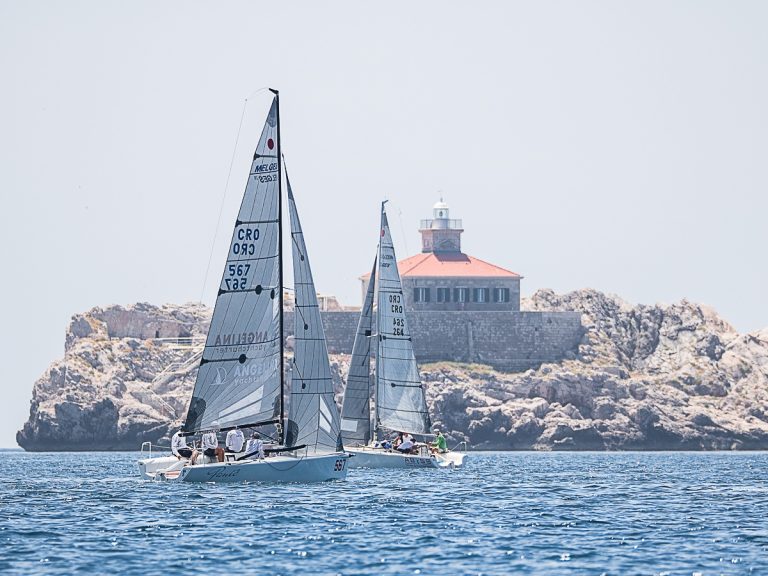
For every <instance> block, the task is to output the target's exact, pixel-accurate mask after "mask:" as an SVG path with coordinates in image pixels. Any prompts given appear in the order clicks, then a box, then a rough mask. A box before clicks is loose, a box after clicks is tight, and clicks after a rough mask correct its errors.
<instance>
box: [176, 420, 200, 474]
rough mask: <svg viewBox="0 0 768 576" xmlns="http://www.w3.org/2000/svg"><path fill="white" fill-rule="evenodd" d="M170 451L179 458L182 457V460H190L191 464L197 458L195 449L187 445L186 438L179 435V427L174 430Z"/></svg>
mask: <svg viewBox="0 0 768 576" xmlns="http://www.w3.org/2000/svg"><path fill="white" fill-rule="evenodd" d="M171 452H173V455H174V456H176V458H178V459H179V460H181V459H182V458H183V459H184V460H189V461H190V462H192V465H193V466H194V464H195V461H196V460H197V450H192V449H191V448H190V447H189V446H187V439H186V438H184V436H182V435H181V428H179V429H178V430H176V433H175V434H174V435H173V437H172V438H171Z"/></svg>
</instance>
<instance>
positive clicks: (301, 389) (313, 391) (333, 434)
mask: <svg viewBox="0 0 768 576" xmlns="http://www.w3.org/2000/svg"><path fill="white" fill-rule="evenodd" d="M286 183H287V184H288V209H289V211H290V213H291V239H292V242H291V244H292V245H293V281H294V290H295V294H296V305H295V312H294V317H295V329H294V348H293V349H294V355H293V364H292V366H291V404H290V407H289V415H288V424H287V428H286V439H285V444H286V446H297V445H303V444H306V445H307V446H309V447H311V448H314V449H315V451H319V452H335V451H339V450H342V449H343V448H342V446H341V435H340V434H339V409H338V408H337V406H336V401H335V399H334V395H333V381H332V379H331V366H330V364H329V362H328V349H327V347H326V343H325V331H324V330H323V322H322V319H321V318H320V308H319V307H318V305H317V293H316V292H315V283H314V282H313V280H312V270H311V269H310V267H309V257H308V255H307V247H306V244H305V243H304V233H303V232H302V231H301V222H300V221H299V214H298V212H297V211H296V202H295V200H294V198H293V191H292V190H291V183H290V181H288V179H287V178H286Z"/></svg>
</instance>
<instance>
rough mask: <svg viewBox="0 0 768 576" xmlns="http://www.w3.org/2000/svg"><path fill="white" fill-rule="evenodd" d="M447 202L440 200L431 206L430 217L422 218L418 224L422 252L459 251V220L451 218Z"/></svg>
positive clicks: (462, 230)
mask: <svg viewBox="0 0 768 576" xmlns="http://www.w3.org/2000/svg"><path fill="white" fill-rule="evenodd" d="M449 210H450V209H449V208H448V204H446V203H445V202H443V199H442V198H440V201H439V202H437V203H436V204H435V205H434V206H432V218H431V219H430V220H422V221H421V226H419V232H421V251H422V252H434V253H439V252H459V253H460V252H461V233H462V232H464V229H463V228H462V227H461V220H451V218H450V214H449Z"/></svg>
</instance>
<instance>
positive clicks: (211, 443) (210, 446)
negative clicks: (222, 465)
mask: <svg viewBox="0 0 768 576" xmlns="http://www.w3.org/2000/svg"><path fill="white" fill-rule="evenodd" d="M218 431H219V422H218V421H217V420H214V421H213V423H212V424H211V429H210V430H209V431H208V432H206V433H205V434H203V438H202V445H203V446H202V447H203V455H205V456H206V457H207V458H208V462H213V461H214V460H218V461H219V462H224V454H223V451H222V450H221V449H220V448H219V438H218V437H217V436H216V432H218ZM220 451H221V454H219V452H220Z"/></svg>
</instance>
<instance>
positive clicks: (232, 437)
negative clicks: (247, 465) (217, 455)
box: [224, 428, 245, 452]
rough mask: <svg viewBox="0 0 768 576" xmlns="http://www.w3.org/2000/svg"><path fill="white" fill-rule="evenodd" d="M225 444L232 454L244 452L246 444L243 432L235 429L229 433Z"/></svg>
mask: <svg viewBox="0 0 768 576" xmlns="http://www.w3.org/2000/svg"><path fill="white" fill-rule="evenodd" d="M224 444H225V445H226V446H227V450H229V451H230V452H242V451H243V444H245V435H244V434H243V431H242V430H240V429H239V428H235V429H234V430H230V431H229V432H227V439H226V441H225V442H224Z"/></svg>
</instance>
